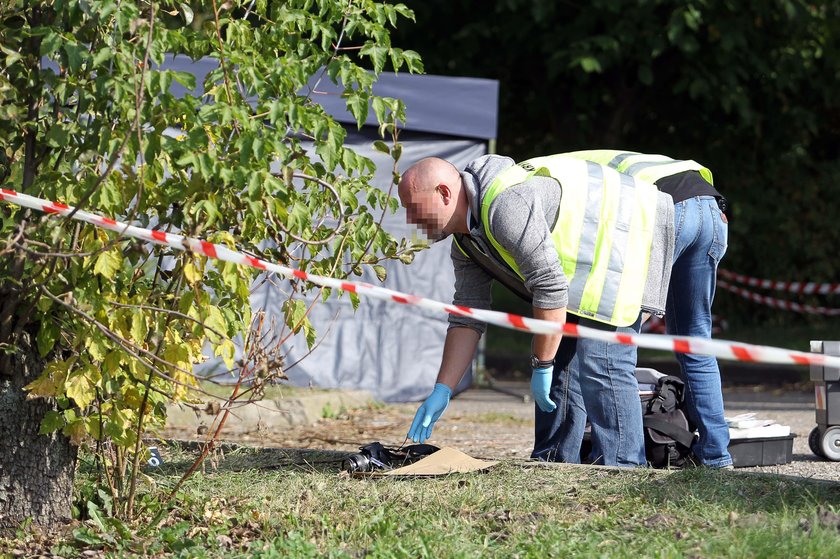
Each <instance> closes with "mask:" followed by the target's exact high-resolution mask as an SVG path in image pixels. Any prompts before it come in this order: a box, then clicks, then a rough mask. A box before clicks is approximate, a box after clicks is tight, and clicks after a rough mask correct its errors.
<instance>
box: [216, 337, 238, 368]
mask: <svg viewBox="0 0 840 559" xmlns="http://www.w3.org/2000/svg"><path fill="white" fill-rule="evenodd" d="M216 355H221V356H222V360H223V361H224V362H225V366H227V368H228V369H233V364H234V359H235V357H236V346H234V345H233V342H232V341H231V340H224V341H223V342H222V343H220V344H219V345H217V346H216Z"/></svg>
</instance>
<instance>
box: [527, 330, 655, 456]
mask: <svg viewBox="0 0 840 559" xmlns="http://www.w3.org/2000/svg"><path fill="white" fill-rule="evenodd" d="M579 324H580V325H581V326H586V327H589V328H598V329H606V328H609V329H610V330H614V331H619V332H638V329H639V325H640V324H639V322H638V321H637V322H636V324H634V325H633V326H631V327H626V328H618V329H615V328H610V327H608V326H605V325H604V324H602V323H598V322H594V321H590V320H585V319H580V321H579ZM563 344H566V346H564V345H563ZM563 365H565V366H563ZM635 368H636V348H635V347H633V346H628V345H622V344H611V343H607V342H602V341H598V340H592V339H586V338H578V339H577V340H574V339H570V338H564V340H563V342H561V348H560V350H559V351H558V353H557V358H556V359H555V369H554V370H555V375H554V380H553V382H552V389H551V397H552V399H553V400H554V402H555V403H556V404H557V409H556V410H555V411H553V412H551V413H544V412H542V411H541V410H539V408H536V406H535V408H536V412H535V423H534V426H535V442H534V452H533V453H532V457H533V458H539V459H542V460H553V461H562V462H573V463H577V462H579V461H580V445H581V442H582V441H583V432H584V427H585V425H586V419H587V416H588V418H589V423H590V425H591V427H592V461H593V462H595V463H597V464H606V465H609V466H638V465H641V464H644V463H645V448H644V436H643V432H642V411H641V404H640V401H639V386H638V383H637V382H636V375H635Z"/></svg>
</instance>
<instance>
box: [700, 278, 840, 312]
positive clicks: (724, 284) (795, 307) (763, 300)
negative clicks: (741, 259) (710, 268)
mask: <svg viewBox="0 0 840 559" xmlns="http://www.w3.org/2000/svg"><path fill="white" fill-rule="evenodd" d="M717 286H718V287H720V288H721V289H725V290H727V291H731V292H732V293H735V294H736V295H739V296H741V297H743V298H744V299H748V300H750V301H752V302H754V303H759V304H761V305H765V306H767V307H772V308H774V309H782V310H785V311H793V312H799V313H805V314H820V315H823V316H840V309H836V308H830V307H818V306H813V305H802V304H800V303H795V302H793V301H785V300H784V299H777V298H775V297H768V296H767V295H761V294H760V293H754V292H752V291H750V290H748V289H744V288H743V287H738V286H736V285H732V284H731V283H729V282H728V281H725V280H718V282H717Z"/></svg>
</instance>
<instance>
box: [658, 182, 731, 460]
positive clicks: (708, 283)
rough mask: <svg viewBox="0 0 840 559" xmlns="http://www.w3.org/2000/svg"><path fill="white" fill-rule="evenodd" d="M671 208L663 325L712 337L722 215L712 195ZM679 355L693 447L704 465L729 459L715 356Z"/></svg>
mask: <svg viewBox="0 0 840 559" xmlns="http://www.w3.org/2000/svg"><path fill="white" fill-rule="evenodd" d="M674 209H675V214H674V227H675V229H676V244H675V247H674V266H673V270H672V272H671V284H670V286H669V288H668V302H667V305H666V308H665V325H666V328H667V330H668V333H669V334H672V335H678V336H693V337H698V338H711V337H712V300H713V299H714V296H715V282H716V275H717V267H718V264H719V263H720V260H721V258H723V255H724V253H726V246H727V236H728V228H729V227H728V225H727V222H726V216H725V215H723V212H721V211H720V209H719V208H718V205H717V201H716V200H715V199H714V197H712V196H700V197H695V198H689V199H688V200H685V201H683V202H678V203H677V204H675V205H674ZM677 361H679V363H680V368H681V370H682V374H683V378H684V379H685V383H686V401H687V402H686V403H687V406H688V415H689V421H691V422H692V423H693V424H694V425H696V426H697V428H698V431H699V433H700V438H699V439H698V441H697V442H696V443H695V444H694V447H693V448H692V452H694V455H695V456H696V457H697V458H698V459H699V460H700V462H701V463H702V464H704V465H706V466H711V467H718V468H719V467H722V466H728V465H729V464H732V457H731V456H730V455H729V451H728V450H727V447H728V446H729V428H728V426H727V425H726V420H725V419H724V417H723V393H722V391H721V384H720V369H718V363H717V359H716V358H714V357H712V356H710V355H693V354H684V353H678V354H677Z"/></svg>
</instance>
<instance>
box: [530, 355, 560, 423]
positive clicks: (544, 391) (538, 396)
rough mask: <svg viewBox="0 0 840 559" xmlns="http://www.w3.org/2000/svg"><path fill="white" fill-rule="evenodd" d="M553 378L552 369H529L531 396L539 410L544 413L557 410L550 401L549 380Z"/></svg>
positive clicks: (555, 405)
mask: <svg viewBox="0 0 840 559" xmlns="http://www.w3.org/2000/svg"><path fill="white" fill-rule="evenodd" d="M553 376H554V367H553V366H551V367H543V368H541V369H531V394H532V395H533V396H534V401H535V402H536V403H537V405H538V406H539V407H540V409H541V410H542V411H544V412H546V413H548V412H552V411H554V410H555V409H557V404H555V403H554V402H552V401H551V398H550V397H549V392H550V391H551V378H552V377H553Z"/></svg>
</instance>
